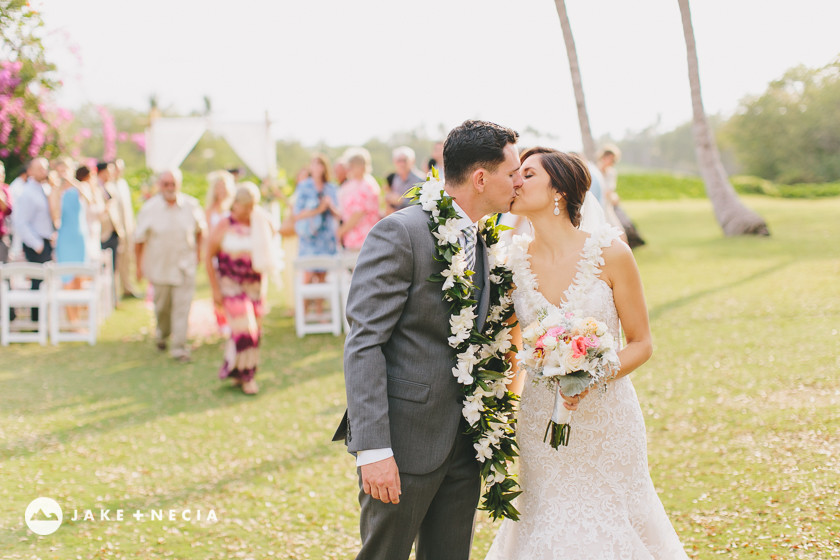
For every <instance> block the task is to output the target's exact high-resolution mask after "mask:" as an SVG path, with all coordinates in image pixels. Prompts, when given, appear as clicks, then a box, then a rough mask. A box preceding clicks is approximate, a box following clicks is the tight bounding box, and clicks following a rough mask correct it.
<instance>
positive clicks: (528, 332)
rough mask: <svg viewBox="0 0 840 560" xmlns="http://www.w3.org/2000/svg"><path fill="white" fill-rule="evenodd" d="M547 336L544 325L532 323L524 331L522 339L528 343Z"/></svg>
mask: <svg viewBox="0 0 840 560" xmlns="http://www.w3.org/2000/svg"><path fill="white" fill-rule="evenodd" d="M544 334H545V327H543V325H542V323H531V324H530V325H528V326H527V327H525V329H524V330H523V331H522V338H523V340H526V341H534V342H536V340H537V339H538V338H539V337H541V336H542V335H544Z"/></svg>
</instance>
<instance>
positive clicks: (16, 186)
mask: <svg viewBox="0 0 840 560" xmlns="http://www.w3.org/2000/svg"><path fill="white" fill-rule="evenodd" d="M27 179H29V175H28V174H27V173H26V168H25V167H24V169H23V172H22V173H21V174H20V175H18V176H17V177H15V178H14V179H13V180H12V182H11V183H9V197H10V198H11V201H12V203H13V204H14V201H16V200H18V199H19V198H20V194H21V193H22V192H23V186H24V185H25V184H26V180H27ZM6 227H7V228H8V230H9V238H10V242H9V243H10V245H9V260H10V261H15V260H18V259H20V258H22V257H23V246H22V245H23V244H22V242H21V240H20V235H15V219H14V216H9V217H8V219H7V220H6Z"/></svg>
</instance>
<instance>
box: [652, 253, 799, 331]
mask: <svg viewBox="0 0 840 560" xmlns="http://www.w3.org/2000/svg"><path fill="white" fill-rule="evenodd" d="M796 260H797V259H788V260H787V261H784V262H780V263H778V264H775V265H773V266H770V267H767V268H764V269H762V270H759V271H757V272H754V273H752V274H749V275H747V276H744V277H743V278H739V279H737V280H733V281H731V282H728V283H726V284H721V285H719V286H714V287H711V288H707V289H705V290H700V291H697V292H693V293H691V294H689V295H687V296H683V297H680V298H677V299H674V300H671V301H668V302H665V303H662V304H660V305H657V306H656V307H652V308H651V309H650V312H649V316H650V320H651V321H653V320H655V319H658V318H659V317H660V316H662V315H663V314H665V313H667V312H668V311H673V310H674V309H679V308H680V307H683V306H685V305H689V304H691V303H694V302H695V301H697V300H699V299H702V298H704V297H706V296H709V295H712V294H716V293H719V292H723V291H726V290H728V289H730V288H735V287H737V286H741V285H744V284H748V283H750V282H754V281H755V280H758V279H759V278H763V277H765V276H769V275H771V274H773V273H775V272H778V271H780V270H782V269H785V268H787V267H789V266H790V265H792V264H793V263H794V262H796Z"/></svg>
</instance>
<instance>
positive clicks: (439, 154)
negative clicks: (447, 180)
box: [426, 142, 443, 181]
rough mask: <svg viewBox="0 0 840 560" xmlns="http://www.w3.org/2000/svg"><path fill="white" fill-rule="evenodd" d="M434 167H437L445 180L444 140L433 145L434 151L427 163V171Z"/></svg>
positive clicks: (441, 178)
mask: <svg viewBox="0 0 840 560" xmlns="http://www.w3.org/2000/svg"><path fill="white" fill-rule="evenodd" d="M432 167H434V168H435V169H437V172H438V175H440V180H441V181H443V142H435V145H434V146H432V153H431V155H430V156H429V162H428V163H427V164H426V173H428V172H429V171H431V170H432Z"/></svg>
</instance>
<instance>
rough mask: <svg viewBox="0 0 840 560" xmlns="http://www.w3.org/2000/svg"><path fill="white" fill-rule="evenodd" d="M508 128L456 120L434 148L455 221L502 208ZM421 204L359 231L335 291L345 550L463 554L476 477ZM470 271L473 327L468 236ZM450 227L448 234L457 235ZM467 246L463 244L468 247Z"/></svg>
mask: <svg viewBox="0 0 840 560" xmlns="http://www.w3.org/2000/svg"><path fill="white" fill-rule="evenodd" d="M517 138H518V134H517V133H516V132H514V131H513V130H511V129H509V128H505V127H502V126H499V125H497V124H493V123H490V122H484V121H466V122H464V123H463V124H462V125H460V126H458V127H457V128H455V129H453V130H452V131H451V132H450V133H449V135H448V136H447V139H446V142H445V144H444V148H443V163H444V167H445V169H446V187H445V189H446V193H447V194H448V195H450V196H452V197H453V198H454V199H455V205H454V206H455V208H456V210H457V211H458V214H459V226H461V228H460V229H469V228H473V237H471V239H475V236H474V232H475V227H476V223H477V222H478V220H479V219H481V218H483V217H484V216H486V215H488V214H493V213H496V212H507V211H509V210H510V205H511V202H512V201H513V198H514V196H515V195H516V190H517V189H518V188H519V187H520V186H521V185H522V177H521V176H520V174H519V156H518V152H517V149H516V140H517ZM429 217H430V214H429V213H428V212H425V211H424V210H423V209H422V208H421V207H420V206H419V205H417V206H410V207H408V208H406V209H404V210H401V211H399V212H396V213H394V214H391V215H390V216H388V217H387V218H385V219H384V220H382V221H381V222H379V223H378V224H377V225H376V226H375V227H374V228H373V229H372V230H371V232H370V233H369V234H368V237H367V239H366V240H365V243H364V247H362V251H361V254H360V255H359V260H358V263H357V265H356V269H355V271H354V272H353V280H352V284H351V286H350V295H349V298H348V301H347V318H348V320H349V322H350V334H349V335H348V336H347V341H346V343H345V347H344V377H345V381H346V385H347V415H346V417H345V419H344V420H343V421H342V424H341V426H340V427H339V430H338V431H337V432H336V438H337V439H344V440H345V441H346V443H347V447H348V450H349V451H350V452H351V453H353V454H354V455H356V465H357V467H358V473H359V482H360V484H359V485H360V489H361V491H360V492H359V502H360V504H361V508H362V513H361V524H360V525H361V536H362V549H361V551H360V552H359V555H358V556H357V559H365V560H366V559H374V558H375V559H382V560H386V559H387V560H402V559H406V558H408V556H409V554H410V552H411V546H412V544H413V543H415V541H416V554H417V559H418V560H447V559H452V560H467V559H468V558H469V554H470V546H471V543H472V534H473V519H474V516H475V509H476V506H477V505H478V500H479V495H480V490H481V480H480V473H479V464H478V461H477V460H476V453H475V450H474V449H473V446H472V439H471V437H470V436H468V435H466V434H465V431H466V429H467V424H466V421H465V420H464V418H463V416H462V414H461V408H462V401H463V395H462V393H461V389H460V388H459V385H458V382H457V380H456V379H455V377H454V376H453V374H452V368H453V367H454V366H455V361H456V360H455V358H456V354H455V350H454V349H453V348H450V347H449V344H448V343H447V338H448V337H449V336H450V334H451V333H450V331H449V329H450V326H449V317H450V308H449V304H448V303H447V302H445V301H444V300H443V292H442V291H441V284H440V283H438V282H430V281H429V277H430V276H431V275H433V274H435V273H439V272H441V271H442V270H443V268H444V264H443V263H441V262H438V261H436V260H435V258H434V256H435V238H434V237H433V236H432V234H431V232H430V230H429V219H430V218H429ZM477 237H478V241H477V243H476V244H475V258H474V261H475V262H474V265H473V270H474V271H475V274H474V275H473V276H472V278H473V281H474V283H475V285H476V292H477V293H476V294H475V298H474V299H476V300H477V301H478V302H479V304H478V310H477V314H478V318H477V319H476V321H477V323H478V325H479V327H480V326H481V325H483V324H484V321H485V319H486V317H487V308H488V301H489V290H484V287H485V286H486V285H487V284H488V273H489V271H488V263H487V253H486V248H485V246H484V243H483V240H482V239H481V236H480V235H479V236H477ZM465 239H466V237H465V234H464V233H463V232H462V234H461V239H460V243H461V245H462V247H463V246H464V243H465ZM470 253H471V251H468V252H467V254H468V255H469V254H470Z"/></svg>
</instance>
